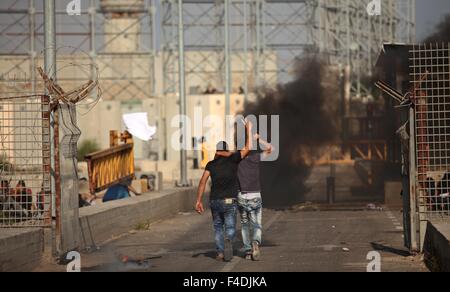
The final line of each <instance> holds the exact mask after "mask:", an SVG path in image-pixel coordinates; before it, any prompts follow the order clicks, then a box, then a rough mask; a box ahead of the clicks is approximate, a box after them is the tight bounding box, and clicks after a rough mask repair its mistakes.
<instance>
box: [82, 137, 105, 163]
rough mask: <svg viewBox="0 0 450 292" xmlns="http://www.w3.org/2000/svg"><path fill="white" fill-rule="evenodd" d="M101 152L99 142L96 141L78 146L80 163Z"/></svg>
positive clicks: (87, 141)
mask: <svg viewBox="0 0 450 292" xmlns="http://www.w3.org/2000/svg"><path fill="white" fill-rule="evenodd" d="M99 150H100V146H98V144H97V141H95V140H84V141H83V142H81V144H80V145H79V146H78V155H77V159H78V161H84V160H85V159H84V157H85V156H86V155H88V154H90V153H93V152H97V151H99Z"/></svg>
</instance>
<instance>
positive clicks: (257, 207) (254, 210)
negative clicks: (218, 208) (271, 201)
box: [238, 197, 262, 252]
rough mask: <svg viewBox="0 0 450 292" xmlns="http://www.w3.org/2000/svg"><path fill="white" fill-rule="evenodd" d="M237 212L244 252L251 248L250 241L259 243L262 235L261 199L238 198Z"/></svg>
mask: <svg viewBox="0 0 450 292" xmlns="http://www.w3.org/2000/svg"><path fill="white" fill-rule="evenodd" d="M238 204H239V212H240V214H241V225H242V241H243V243H244V250H245V252H249V251H251V250H252V242H254V241H256V242H258V244H261V237H262V200H261V198H254V199H250V200H246V199H244V198H241V197H240V198H239V199H238Z"/></svg>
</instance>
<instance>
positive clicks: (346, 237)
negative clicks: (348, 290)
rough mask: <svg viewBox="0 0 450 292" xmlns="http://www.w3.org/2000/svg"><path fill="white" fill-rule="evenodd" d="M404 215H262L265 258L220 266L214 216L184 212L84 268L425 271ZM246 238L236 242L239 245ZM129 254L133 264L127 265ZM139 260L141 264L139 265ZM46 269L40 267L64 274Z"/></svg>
mask: <svg viewBox="0 0 450 292" xmlns="http://www.w3.org/2000/svg"><path fill="white" fill-rule="evenodd" d="M400 223H401V213H400V212H399V211H389V210H384V211H366V210H363V208H362V207H355V206H352V207H345V208H342V207H341V208H340V209H337V210H328V211H304V210H290V211H275V210H264V214H263V225H264V232H263V244H262V260H261V261H260V262H252V261H247V260H244V259H242V258H241V257H240V256H238V255H237V256H235V257H234V259H233V260H232V261H231V262H229V263H219V262H217V261H215V259H214V257H215V252H214V244H213V232H212V222H211V216H210V214H209V213H206V214H205V215H202V216H200V215H197V214H195V213H183V214H178V215H177V216H176V217H174V218H172V219H168V220H164V221H160V222H156V223H154V224H152V225H150V226H140V227H139V228H138V230H134V231H131V232H130V233H128V234H126V235H123V236H121V237H119V238H117V239H115V240H112V241H110V242H109V243H106V244H105V245H104V246H102V247H101V248H100V250H97V251H95V252H91V253H83V254H82V257H81V264H82V271H154V272H159V271H180V272H271V271H274V272H302V271H308V272H310V271H318V272H331V271H336V272H352V271H355V272H365V271H366V269H367V265H368V264H369V260H367V255H368V253H369V252H371V251H378V252H379V253H380V255H381V271H384V272H391V271H393V272H403V271H408V272H420V271H427V269H426V267H425V266H424V264H423V263H422V261H421V260H420V258H418V257H411V256H409V254H408V252H407V251H406V250H405V249H404V248H403V247H402V246H403V239H402V230H401V229H402V227H401V225H400ZM239 241H240V237H239V238H238V240H237V243H236V249H238V248H239V247H240V246H239ZM124 256H126V257H128V263H123V262H122V260H123V258H124ZM134 260H140V261H142V260H143V262H139V263H136V262H135V261H134ZM64 269H65V267H63V266H56V265H51V264H43V265H42V266H41V267H39V268H38V270H40V271H42V270H56V271H58V270H64Z"/></svg>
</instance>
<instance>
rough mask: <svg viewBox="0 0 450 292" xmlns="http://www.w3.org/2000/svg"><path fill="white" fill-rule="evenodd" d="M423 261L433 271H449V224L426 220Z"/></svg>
mask: <svg viewBox="0 0 450 292" xmlns="http://www.w3.org/2000/svg"><path fill="white" fill-rule="evenodd" d="M424 253H425V263H426V264H427V266H428V268H429V269H430V270H431V271H434V272H450V225H449V224H448V222H445V221H444V222H442V221H441V222H439V221H438V222H428V226H427V232H426V234H425V242H424Z"/></svg>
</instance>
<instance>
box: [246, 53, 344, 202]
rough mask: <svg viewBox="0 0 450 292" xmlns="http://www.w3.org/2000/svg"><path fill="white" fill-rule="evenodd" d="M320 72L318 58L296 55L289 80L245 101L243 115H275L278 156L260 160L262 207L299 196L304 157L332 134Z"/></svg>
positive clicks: (299, 198)
mask: <svg viewBox="0 0 450 292" xmlns="http://www.w3.org/2000/svg"><path fill="white" fill-rule="evenodd" d="M324 76H325V67H324V66H323V65H322V64H321V63H320V62H319V61H318V60H316V59H310V60H304V61H301V62H300V63H299V64H298V65H297V70H296V78H295V80H294V81H292V82H290V83H287V84H284V85H278V86H277V88H276V89H274V90H264V93H262V94H260V96H259V98H258V99H257V100H258V101H257V102H254V103H249V104H247V105H246V107H245V109H246V110H245V111H246V115H248V114H254V115H279V116H280V145H279V150H280V155H279V158H278V160H277V161H275V162H263V163H262V164H261V183H262V189H263V197H264V198H263V199H264V203H265V205H266V206H268V207H287V206H291V205H293V204H296V203H299V202H301V201H302V200H303V195H304V193H305V192H306V191H307V187H306V186H305V181H306V179H307V178H308V176H309V174H310V172H311V167H312V165H311V163H310V160H311V159H314V158H315V156H316V155H317V154H318V150H319V149H320V146H323V145H325V144H328V143H330V142H331V141H333V140H334V139H335V136H336V129H335V127H336V122H335V120H336V118H335V115H334V114H333V113H332V111H331V110H330V108H332V106H331V104H332V102H331V101H330V103H329V104H327V96H326V86H324V84H323V83H324V82H323V81H324V80H323V79H324ZM335 94H336V95H337V96H339V92H335ZM269 120H270V119H269ZM269 133H270V130H269Z"/></svg>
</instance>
